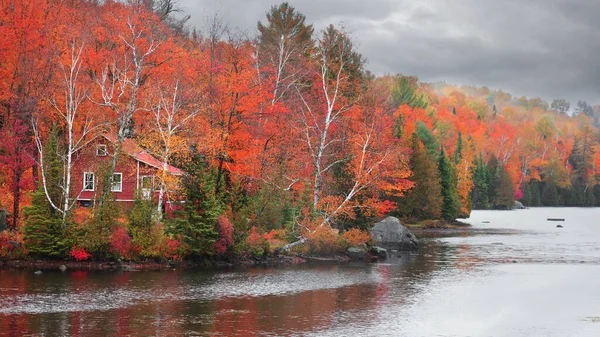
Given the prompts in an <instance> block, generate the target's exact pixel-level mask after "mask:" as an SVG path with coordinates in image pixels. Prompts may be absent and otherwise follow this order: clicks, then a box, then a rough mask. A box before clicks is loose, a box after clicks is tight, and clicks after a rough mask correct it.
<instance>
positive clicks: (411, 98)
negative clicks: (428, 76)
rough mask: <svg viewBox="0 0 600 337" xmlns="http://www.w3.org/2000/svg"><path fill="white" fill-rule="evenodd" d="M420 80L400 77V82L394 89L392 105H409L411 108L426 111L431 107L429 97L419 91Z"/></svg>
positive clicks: (398, 81) (397, 82)
mask: <svg viewBox="0 0 600 337" xmlns="http://www.w3.org/2000/svg"><path fill="white" fill-rule="evenodd" d="M417 85H418V79H417V78H416V77H407V76H400V75H399V76H398V80H397V81H396V83H395V84H394V88H393V89H392V104H393V106H395V107H399V106H401V105H404V104H406V105H408V106H410V107H411V108H413V109H414V108H420V109H425V108H427V106H428V105H429V102H428V101H427V97H426V96H425V95H424V94H421V93H419V92H418V90H417Z"/></svg>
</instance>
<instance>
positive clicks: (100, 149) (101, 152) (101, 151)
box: [96, 144, 108, 157]
mask: <svg viewBox="0 0 600 337" xmlns="http://www.w3.org/2000/svg"><path fill="white" fill-rule="evenodd" d="M107 154H108V152H106V145H104V144H99V145H97V146H96V156H99V157H104V156H106V155H107Z"/></svg>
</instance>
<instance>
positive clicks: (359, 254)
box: [347, 244, 367, 261]
mask: <svg viewBox="0 0 600 337" xmlns="http://www.w3.org/2000/svg"><path fill="white" fill-rule="evenodd" d="M347 254H348V256H349V257H350V258H351V259H352V261H363V260H364V259H365V257H366V256H367V246H366V245H364V244H362V245H360V246H355V247H350V248H348V251H347Z"/></svg>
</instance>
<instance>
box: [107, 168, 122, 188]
mask: <svg viewBox="0 0 600 337" xmlns="http://www.w3.org/2000/svg"><path fill="white" fill-rule="evenodd" d="M116 175H118V176H119V178H120V181H119V185H118V187H119V188H118V189H117V188H115V184H116V183H115V176H116ZM112 180H113V182H112V186H111V187H110V190H111V191H112V192H123V173H122V172H115V173H113V179H112Z"/></svg>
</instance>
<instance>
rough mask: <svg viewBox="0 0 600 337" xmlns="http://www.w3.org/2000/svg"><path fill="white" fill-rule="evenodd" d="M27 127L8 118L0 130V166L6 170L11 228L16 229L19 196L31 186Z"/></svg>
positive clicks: (18, 120) (30, 159)
mask: <svg viewBox="0 0 600 337" xmlns="http://www.w3.org/2000/svg"><path fill="white" fill-rule="evenodd" d="M28 131H29V127H28V126H27V125H23V124H22V122H21V120H20V119H17V118H12V117H11V118H9V119H8V120H7V121H6V122H5V127H4V128H3V129H0V138H1V139H2V145H1V146H0V164H1V166H2V168H3V169H4V170H8V172H10V173H11V174H10V175H8V177H7V178H8V179H7V180H8V181H7V182H8V184H7V185H8V187H9V189H10V193H11V195H12V197H13V200H12V201H13V203H12V204H13V205H12V214H11V215H12V217H11V220H12V224H11V226H10V227H11V228H13V229H17V224H18V220H19V218H20V212H19V210H20V206H21V196H22V194H23V191H24V190H27V189H30V188H31V186H33V181H32V177H31V176H29V175H27V171H28V170H29V169H30V168H31V166H32V165H33V163H34V161H33V159H32V157H31V156H32V153H33V149H32V147H31V143H30V142H29V141H28V137H27V133H28Z"/></svg>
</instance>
